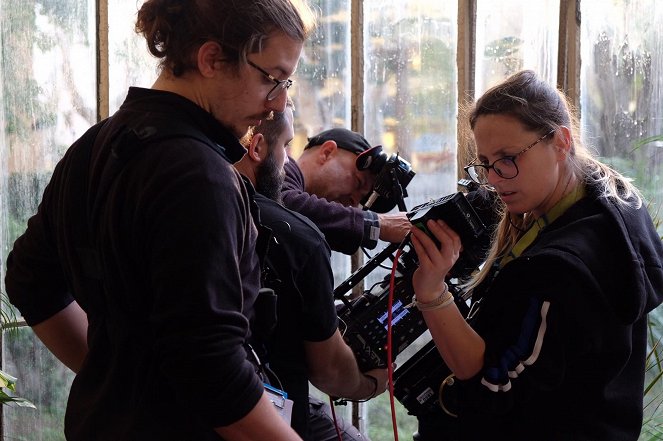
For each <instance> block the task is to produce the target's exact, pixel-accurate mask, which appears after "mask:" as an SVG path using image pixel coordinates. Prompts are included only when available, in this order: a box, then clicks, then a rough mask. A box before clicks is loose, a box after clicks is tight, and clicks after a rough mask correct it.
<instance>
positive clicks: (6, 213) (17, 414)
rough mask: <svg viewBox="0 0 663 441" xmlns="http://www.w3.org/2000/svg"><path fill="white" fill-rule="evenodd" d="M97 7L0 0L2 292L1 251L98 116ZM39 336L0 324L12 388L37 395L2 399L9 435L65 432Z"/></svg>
mask: <svg viewBox="0 0 663 441" xmlns="http://www.w3.org/2000/svg"><path fill="white" fill-rule="evenodd" d="M93 8H94V2H87V1H85V0H20V1H19V0H0V54H1V56H2V60H1V61H2V62H1V63H0V127H1V129H0V244H1V246H2V248H1V249H2V253H1V254H2V256H1V257H2V260H1V262H2V263H1V264H0V265H1V267H0V270H1V271H0V276H1V279H2V281H3V282H2V292H3V293H4V274H5V266H4V265H5V262H6V258H7V254H8V252H9V250H10V249H11V246H12V244H13V242H14V240H15V239H16V238H17V237H18V235H20V234H21V233H22V232H23V231H24V230H25V226H26V221H27V219H28V217H29V216H31V215H32V214H34V213H35V212H36V210H37V204H38V202H39V200H40V199H41V194H42V192H43V190H44V187H45V185H46V183H47V182H48V179H49V177H50V175H51V173H52V171H53V168H54V166H55V164H56V163H57V162H58V161H59V159H60V158H61V157H62V155H63V154H64V152H65V150H66V149H67V148H68V147H69V145H70V144H71V143H72V142H73V141H74V140H75V139H76V138H78V137H79V136H80V135H82V134H83V133H84V131H85V130H86V129H87V128H88V127H90V126H91V125H92V124H94V123H95V122H96V119H97V98H96V88H95V85H96V61H95V60H96V56H95V45H96V43H95V42H96V36H95V33H94V32H95V31H94V24H95V18H94V9H93ZM3 295H4V294H3ZM4 311H5V313H10V314H11V312H10V311H9V310H7V308H6V307H5V309H4ZM35 344H36V343H35V342H34V341H33V337H32V331H31V330H29V329H28V328H22V329H21V330H19V331H12V332H7V331H5V332H3V344H2V359H3V363H2V369H3V370H5V371H7V372H8V373H9V374H11V375H13V376H15V377H17V378H18V383H17V395H19V396H24V397H25V398H27V399H30V400H31V401H34V402H36V403H38V404H39V410H37V411H35V410H32V409H27V408H11V409H10V408H7V407H6V406H3V408H2V410H3V417H4V418H3V425H4V432H3V435H4V437H5V439H15V440H31V441H32V440H57V439H64V437H63V434H62V409H63V408H64V406H65V403H66V395H67V392H68V384H69V381H70V380H71V375H70V373H68V372H66V371H65V370H64V369H63V368H62V366H61V365H60V364H59V363H58V362H56V361H55V360H54V359H53V358H52V357H49V356H47V355H46V354H45V351H43V350H38V349H36V348H35Z"/></svg>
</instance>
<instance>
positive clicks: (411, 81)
mask: <svg viewBox="0 0 663 441" xmlns="http://www.w3.org/2000/svg"><path fill="white" fill-rule="evenodd" d="M456 20H457V6H456V3H455V2H440V1H436V0H408V1H400V2H384V1H379V0H368V1H364V23H365V29H364V45H365V54H366V55H365V57H364V59H365V62H364V70H365V72H364V74H365V75H364V76H365V95H364V114H365V126H364V133H365V135H366V137H367V139H368V140H369V142H371V143H372V144H382V145H383V147H384V148H385V150H386V151H387V153H388V154H390V155H391V154H393V153H398V154H399V156H402V157H403V158H404V159H405V160H407V161H409V162H410V163H411V165H412V169H413V170H414V171H415V172H416V175H415V176H414V178H413V179H412V181H411V182H410V184H409V185H408V187H407V189H406V190H407V195H408V197H406V198H405V200H404V202H405V206H406V208H407V209H411V208H414V207H415V206H416V205H419V204H421V203H423V202H426V201H429V200H431V199H437V198H440V197H442V196H446V195H447V194H449V193H452V192H454V191H455V190H456V180H457V175H456V164H457V161H456V151H457V146H456V145H457V142H456V122H457V101H458V99H457V69H456V46H457V37H456V34H457V25H456ZM395 210H397V208H396V209H395ZM384 245H385V244H380V245H379V246H378V248H377V249H378V250H380V249H382V247H383V246H384ZM384 264H385V265H389V264H390V261H389V260H386V261H385V262H384ZM388 273H389V271H388V269H386V268H385V269H383V268H376V269H375V270H374V271H373V272H371V274H369V276H368V277H366V279H365V288H366V289H368V288H369V287H370V286H371V285H373V284H374V283H376V282H380V281H382V280H383V279H384V277H385V276H387V275H388ZM423 344H424V343H421V344H416V343H415V344H411V345H410V346H408V348H407V349H408V351H409V352H410V353H409V356H412V355H414V354H416V353H417V351H418V349H419V348H420V347H421V346H423ZM402 355H403V356H405V354H402ZM407 359H408V357H400V358H397V362H398V365H399V366H400V365H402V364H403V362H404V361H406V360H407ZM367 407H368V415H367V422H368V428H369V429H368V435H369V437H370V438H371V439H392V438H393V436H394V434H393V428H392V422H391V410H390V403H389V396H388V394H384V395H382V396H380V397H378V398H377V399H375V400H372V401H370V402H369V403H368V406H367ZM395 409H396V416H397V423H398V431H399V433H400V436H402V437H404V438H408V439H409V438H410V437H411V436H412V433H413V432H414V431H416V428H417V420H416V418H415V417H413V416H411V415H407V411H406V410H405V408H404V407H403V406H402V405H401V403H399V402H398V401H396V402H395Z"/></svg>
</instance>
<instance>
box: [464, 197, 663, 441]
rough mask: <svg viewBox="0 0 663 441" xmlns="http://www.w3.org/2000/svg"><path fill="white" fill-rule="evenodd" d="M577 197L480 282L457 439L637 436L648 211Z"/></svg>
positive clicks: (628, 439) (651, 293)
mask: <svg viewBox="0 0 663 441" xmlns="http://www.w3.org/2000/svg"><path fill="white" fill-rule="evenodd" d="M587 191H588V194H587V196H586V197H585V198H583V199H581V200H580V201H578V202H576V203H575V204H574V205H573V206H571V207H570V208H569V209H568V210H567V211H566V212H565V213H564V214H563V215H562V216H561V217H560V218H558V219H557V220H555V221H554V222H553V223H551V224H550V225H549V226H548V227H546V228H545V229H544V230H542V231H541V232H540V233H539V235H538V236H537V238H536V240H535V242H534V243H533V244H532V245H531V246H530V247H529V248H527V250H526V251H525V252H524V253H523V254H522V255H521V256H520V257H518V258H517V259H515V260H513V261H511V262H509V263H507V264H506V265H505V266H504V268H503V269H501V270H500V271H499V272H498V274H497V276H496V277H495V278H494V279H493V280H489V281H487V282H486V283H485V284H484V285H483V286H481V287H479V289H478V293H481V292H482V291H483V292H485V295H484V298H483V300H482V303H481V307H480V310H479V312H478V314H477V315H476V316H475V318H474V320H473V321H472V326H473V327H474V328H475V329H476V330H477V332H479V334H480V335H481V336H482V337H483V338H484V340H485V341H486V355H485V363H484V369H483V371H482V372H481V373H480V374H479V375H477V376H476V378H473V379H471V380H469V381H465V382H461V383H462V387H463V389H462V394H461V398H462V406H463V407H462V408H461V439H463V440H480V439H481V440H483V439H504V440H510V441H514V440H532V439H537V440H574V441H577V440H583V441H595V440H611V441H635V440H637V439H638V435H639V433H640V428H641V425H642V410H643V383H644V371H645V356H646V353H647V313H648V312H650V311H651V310H652V309H654V308H655V307H656V306H658V305H659V304H660V303H661V299H662V298H663V269H662V267H661V265H662V263H661V262H662V260H663V244H662V242H661V237H660V236H659V235H658V233H657V232H656V229H655V228H654V225H653V223H652V220H651V218H650V216H649V214H648V213H647V209H646V207H644V206H643V207H641V208H640V209H637V210H636V209H632V208H628V207H623V206H619V205H616V204H615V203H613V202H612V201H610V200H607V199H605V198H601V197H599V196H598V195H597V194H596V192H595V190H594V189H592V188H591V187H589V188H588V189H587Z"/></svg>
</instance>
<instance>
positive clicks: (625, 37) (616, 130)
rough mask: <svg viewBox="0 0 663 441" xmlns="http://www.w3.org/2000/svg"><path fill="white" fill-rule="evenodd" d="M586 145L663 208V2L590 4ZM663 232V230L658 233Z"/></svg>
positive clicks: (587, 0) (586, 17) (656, 209)
mask: <svg viewBox="0 0 663 441" xmlns="http://www.w3.org/2000/svg"><path fill="white" fill-rule="evenodd" d="M582 17H583V20H582V23H583V25H582V42H583V45H582V59H583V63H582V74H581V95H580V102H581V109H582V118H581V122H582V126H583V131H584V132H583V134H584V141H585V142H586V143H587V144H588V145H590V146H591V147H593V148H595V149H596V150H597V152H598V153H599V155H600V156H601V157H602V159H604V160H606V161H607V162H609V163H610V164H612V165H613V166H614V167H615V168H617V169H618V170H619V171H620V172H622V173H624V174H626V175H628V176H629V177H631V178H633V179H634V180H635V183H636V184H637V185H638V187H639V188H640V189H641V190H642V192H643V194H644V195H645V197H646V199H647V201H648V203H650V204H651V206H650V212H651V213H652V215H654V216H656V217H657V219H658V220H659V221H660V219H661V215H663V210H661V206H662V204H663V105H662V104H661V103H662V100H663V56H662V54H663V4H662V3H661V2H660V1H657V0H635V1H632V0H614V1H611V2H603V1H600V0H583V2H582ZM659 231H661V232H662V234H663V228H659Z"/></svg>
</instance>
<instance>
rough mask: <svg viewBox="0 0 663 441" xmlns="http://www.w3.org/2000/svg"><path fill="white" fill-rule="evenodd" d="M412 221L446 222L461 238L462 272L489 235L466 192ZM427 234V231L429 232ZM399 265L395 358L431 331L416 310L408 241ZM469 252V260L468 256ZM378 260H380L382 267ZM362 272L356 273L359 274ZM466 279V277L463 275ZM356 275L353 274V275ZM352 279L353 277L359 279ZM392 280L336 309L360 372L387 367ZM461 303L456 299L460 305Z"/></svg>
mask: <svg viewBox="0 0 663 441" xmlns="http://www.w3.org/2000/svg"><path fill="white" fill-rule="evenodd" d="M407 216H408V218H409V219H410V221H411V222H412V223H413V224H414V225H416V226H417V227H419V228H422V229H423V228H425V223H426V221H427V220H428V219H442V220H444V221H445V222H447V223H448V224H449V225H450V226H451V227H452V228H453V229H454V230H455V231H457V232H458V234H459V235H460V237H461V241H462V243H463V251H462V252H461V257H460V258H459V259H458V262H460V266H459V264H458V263H457V264H456V265H454V268H455V270H454V268H452V272H453V271H455V272H456V273H458V274H461V273H464V272H466V271H467V267H469V266H471V265H475V266H474V268H476V266H477V265H478V264H479V263H480V262H481V260H480V257H483V255H481V256H479V251H478V250H479V249H480V248H481V247H480V246H477V245H476V244H478V243H482V241H481V240H480V238H481V237H482V236H483V235H485V234H486V228H485V227H484V225H483V223H482V222H481V220H480V219H479V217H478V215H477V214H476V212H475V211H474V209H473V208H472V206H471V205H470V204H469V203H468V202H467V200H466V199H465V195H464V194H463V193H460V192H459V193H455V194H452V195H449V196H445V197H443V198H440V199H437V200H435V201H431V202H429V203H427V204H422V205H420V206H418V207H415V208H414V209H413V210H412V211H411V212H409V213H407ZM425 231H427V230H425ZM402 251H403V252H402V253H401V255H400V257H399V260H398V262H396V264H397V270H398V271H397V272H398V276H397V277H396V278H395V282H394V290H393V298H392V301H391V332H392V334H391V341H392V353H391V355H392V357H393V358H394V359H395V357H396V356H397V355H398V354H399V353H401V352H402V351H403V350H404V349H405V348H407V347H408V346H409V345H410V344H411V343H413V342H414V341H415V340H416V339H417V338H419V336H421V334H423V333H424V332H425V331H426V330H427V326H426V323H425V321H424V319H423V316H422V315H421V312H420V311H419V310H418V309H416V308H414V307H412V306H411V303H412V297H413V296H414V290H413V288H412V274H413V273H414V271H415V270H416V269H417V267H418V266H419V262H418V259H417V256H416V253H415V251H414V248H413V247H412V246H411V244H410V243H406V244H404V247H403V250H402ZM467 252H469V253H470V254H468V255H467V256H465V254H466V253H467ZM380 258H382V259H384V256H383V255H382V253H381V254H380V255H379V256H376V257H375V258H373V259H371V261H369V262H367V263H366V265H365V267H368V266H372V265H374V264H375V261H374V259H380ZM379 263H380V262H378V264H379ZM361 271H362V269H360V270H358V272H361ZM465 275H467V274H465ZM353 276H354V275H353ZM353 276H350V279H353V278H354V279H356V277H353ZM341 286H343V287H344V288H347V287H348V284H347V283H345V282H344V283H343V284H341ZM389 290H390V277H389V276H386V277H385V278H384V279H383V280H382V282H380V283H379V284H377V285H375V286H373V288H372V289H369V290H367V291H365V292H364V293H363V294H362V295H361V296H359V297H358V298H356V299H354V300H352V301H350V302H347V301H346V303H345V304H344V305H341V307H340V308H339V310H338V316H339V320H340V322H341V323H342V325H343V326H344V327H345V329H341V333H342V334H343V338H344V340H345V342H346V343H347V344H348V346H350V348H352V350H353V352H354V354H355V357H356V358H357V363H358V364H359V367H360V368H361V370H362V371H366V370H369V369H373V368H376V367H384V366H386V365H387V361H388V360H387V355H388V353H387V331H388V325H389V323H388V318H389ZM458 302H461V303H462V299H457V303H458Z"/></svg>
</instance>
